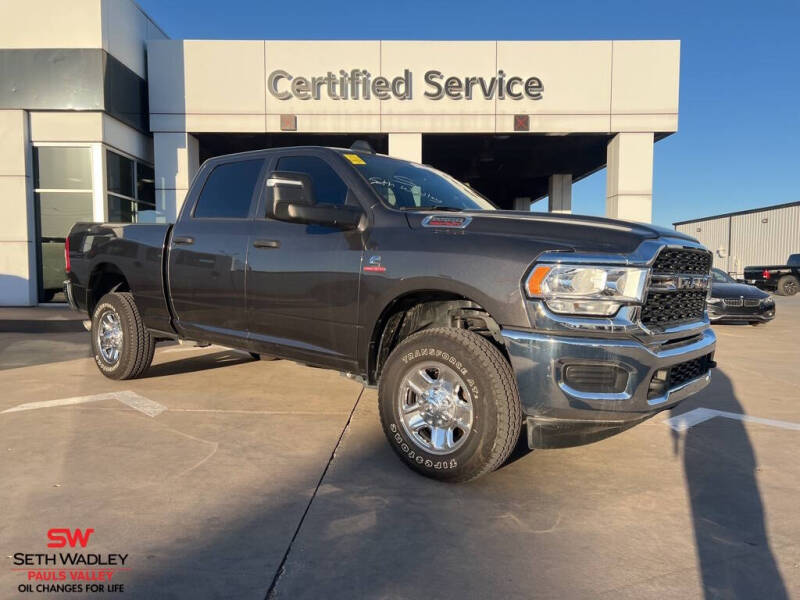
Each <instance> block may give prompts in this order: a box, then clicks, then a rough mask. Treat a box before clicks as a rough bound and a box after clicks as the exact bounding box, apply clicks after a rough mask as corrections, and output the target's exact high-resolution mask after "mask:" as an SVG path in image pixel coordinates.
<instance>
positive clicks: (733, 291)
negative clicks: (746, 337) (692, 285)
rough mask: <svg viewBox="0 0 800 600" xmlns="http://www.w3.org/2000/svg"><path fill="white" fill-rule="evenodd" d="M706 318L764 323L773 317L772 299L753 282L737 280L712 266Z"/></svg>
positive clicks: (773, 304) (773, 306) (773, 302)
mask: <svg viewBox="0 0 800 600" xmlns="http://www.w3.org/2000/svg"><path fill="white" fill-rule="evenodd" d="M708 318H709V319H711V321H712V322H713V321H739V322H742V321H744V322H747V323H751V324H753V325H758V324H759V323H766V322H767V321H771V320H772V319H773V318H775V300H773V299H772V296H770V295H769V294H768V293H766V292H763V291H761V290H760V289H758V288H757V287H755V286H752V285H747V284H746V283H737V282H736V281H735V280H734V279H733V278H732V277H731V276H730V275H728V274H727V273H726V272H725V271H723V270H722V269H711V295H710V296H709V298H708Z"/></svg>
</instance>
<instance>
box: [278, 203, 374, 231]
mask: <svg viewBox="0 0 800 600" xmlns="http://www.w3.org/2000/svg"><path fill="white" fill-rule="evenodd" d="M287 213H288V216H289V218H288V219H286V220H287V221H293V222H294V223H307V224H309V225H327V226H329V227H338V228H339V229H356V228H357V227H358V224H359V223H360V222H361V217H362V216H363V215H364V211H362V210H361V209H360V208H358V207H357V206H336V205H334V204H314V205H308V204H289V205H288V206H287Z"/></svg>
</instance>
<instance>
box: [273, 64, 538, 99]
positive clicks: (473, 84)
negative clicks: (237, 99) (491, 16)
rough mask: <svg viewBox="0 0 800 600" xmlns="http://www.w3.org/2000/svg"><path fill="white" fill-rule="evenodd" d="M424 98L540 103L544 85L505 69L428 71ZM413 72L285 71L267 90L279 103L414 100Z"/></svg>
mask: <svg viewBox="0 0 800 600" xmlns="http://www.w3.org/2000/svg"><path fill="white" fill-rule="evenodd" d="M422 79H423V82H424V85H425V90H424V92H423V95H424V96H425V97H426V98H429V99H431V100H441V99H442V98H448V99H451V100H472V99H473V98H476V99H478V98H484V99H486V100H493V99H497V100H505V99H506V98H509V99H511V100H522V99H524V98H527V99H529V100H541V99H542V94H543V92H544V84H543V83H542V80H541V79H540V78H538V77H518V76H516V75H513V76H510V77H509V76H508V74H507V73H506V72H505V71H503V70H502V69H500V70H498V71H497V73H496V74H495V75H494V76H492V77H488V78H487V77H478V76H473V77H470V76H466V77H455V76H445V74H444V73H442V72H441V71H437V70H434V69H432V70H429V71H425V73H424V75H423V77H422ZM413 81H414V77H413V73H412V72H411V71H410V70H408V69H404V70H403V74H402V75H397V76H396V77H391V78H390V77H385V76H383V75H379V76H377V77H373V75H372V73H370V72H369V71H368V70H366V69H351V70H350V71H345V70H344V69H342V70H340V71H339V72H338V73H334V72H333V71H328V72H327V73H326V74H325V75H316V76H311V77H306V76H301V75H293V74H292V73H289V72H288V71H284V70H283V69H278V70H276V71H272V72H271V73H270V74H269V76H268V77H267V89H268V90H269V93H270V94H272V95H273V96H275V97H276V98H277V99H278V100H291V99H292V98H297V99H299V100H320V99H322V97H323V96H327V97H328V98H329V99H331V100H369V99H371V98H373V97H374V98H377V99H378V100H389V99H391V98H395V99H397V100H411V99H412V98H413V97H414V92H413Z"/></svg>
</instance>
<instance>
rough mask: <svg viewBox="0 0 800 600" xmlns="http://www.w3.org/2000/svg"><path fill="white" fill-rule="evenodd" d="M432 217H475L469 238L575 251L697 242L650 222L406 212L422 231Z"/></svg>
mask: <svg viewBox="0 0 800 600" xmlns="http://www.w3.org/2000/svg"><path fill="white" fill-rule="evenodd" d="M429 215H436V216H439V217H450V216H452V217H458V216H469V217H471V218H472V220H471V221H470V223H469V225H467V227H466V228H465V229H464V230H463V233H464V234H465V235H470V234H488V235H502V236H519V237H523V238H535V239H537V240H541V241H546V242H551V243H554V244H557V245H559V246H562V247H563V248H571V249H572V250H574V251H576V252H632V251H633V250H635V249H636V248H637V247H638V246H639V244H641V243H642V242H643V241H644V240H647V239H654V238H658V237H662V236H664V237H671V238H674V239H679V240H687V241H692V242H696V241H697V240H695V239H694V238H692V237H690V236H688V235H685V234H683V233H680V232H678V231H675V230H672V229H667V228H664V227H658V226H656V225H650V224H648V223H632V222H628V221H619V220H616V219H606V218H603V217H590V216H585V215H563V214H555V213H531V212H523V211H511V210H497V211H464V212H443V211H420V212H416V211H415V212H407V213H406V216H407V218H408V223H409V225H410V226H411V228H412V229H418V228H422V227H423V225H422V221H423V219H425V217H427V216H429Z"/></svg>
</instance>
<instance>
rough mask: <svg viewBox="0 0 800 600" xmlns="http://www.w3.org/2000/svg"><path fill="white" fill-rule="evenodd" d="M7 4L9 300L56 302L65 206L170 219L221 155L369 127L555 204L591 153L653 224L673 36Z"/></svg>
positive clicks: (3, 257) (338, 142) (613, 187)
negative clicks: (509, 33)
mask: <svg viewBox="0 0 800 600" xmlns="http://www.w3.org/2000/svg"><path fill="white" fill-rule="evenodd" d="M3 13H4V14H3V17H2V19H0V304H4V305H32V304H37V303H39V302H44V301H48V300H51V299H52V298H53V297H55V298H56V299H58V297H59V296H58V291H59V288H60V282H61V281H62V280H63V278H64V273H63V270H64V259H63V242H64V238H65V236H66V233H67V231H68V230H69V227H70V226H71V225H72V223H73V222H75V221H92V220H94V221H109V220H112V221H123V222H131V221H138V222H148V221H150V222H152V221H156V222H164V221H172V220H174V219H175V218H176V215H177V213H178V211H179V210H180V207H181V203H182V201H183V198H184V196H185V194H186V191H187V190H188V188H189V184H190V182H191V179H192V176H193V175H194V173H195V172H196V170H197V168H198V166H199V165H200V164H201V162H202V161H204V160H205V159H207V158H210V157H213V156H217V155H219V154H225V153H229V152H238V151H244V150H253V149H257V148H266V147H274V146H293V145H304V144H321V145H335V146H344V147H347V146H350V145H351V144H352V143H353V142H354V141H355V140H358V139H363V140H367V141H369V143H370V144H371V145H372V146H373V147H374V148H375V149H376V150H377V151H378V152H382V153H387V154H389V155H392V156H397V157H401V158H405V159H409V160H413V161H418V162H424V163H427V164H430V165H433V166H435V167H437V168H440V169H443V170H445V171H447V172H449V173H451V174H453V175H454V176H455V177H457V178H458V179H460V180H462V181H465V182H467V183H468V184H469V185H471V186H472V187H474V188H476V189H478V190H479V191H481V192H483V193H484V194H485V195H486V196H488V197H489V198H491V199H492V200H494V201H495V203H497V204H498V205H499V206H501V207H502V208H509V209H510V208H515V209H518V210H520V209H521V210H528V209H529V208H530V207H531V205H532V203H534V202H536V201H539V200H544V199H545V198H546V199H547V205H546V206H547V209H548V210H551V211H557V212H570V210H571V188H572V184H573V183H574V182H575V181H577V180H579V179H581V178H583V177H586V176H587V175H590V174H592V173H594V172H596V171H598V170H600V169H603V168H605V169H606V182H607V183H606V214H607V215H608V216H611V217H616V218H621V219H628V220H632V221H650V219H651V214H652V187H653V144H654V143H655V142H656V141H658V140H659V139H661V138H663V137H665V136H667V135H670V134H671V133H674V132H675V131H676V130H677V126H678V81H679V66H680V44H679V42H677V41H576V42H566V41H565V42H540V41H465V42H452V41H448V42H444V41H271V40H257V41H238V40H237V41H234V40H172V39H169V37H168V35H167V34H166V33H165V32H164V31H162V30H161V29H160V28H159V26H158V25H157V24H156V23H155V22H154V21H153V20H152V19H151V18H150V17H149V16H148V15H147V14H145V13H144V12H143V11H142V10H141V8H140V7H138V6H137V5H136V4H135V3H134V2H130V1H129V0H71V1H70V2H63V1H60V0H27V1H22V0H6V1H5V2H4V3H3ZM544 206H545V205H544V203H543V204H542V207H544ZM536 208H537V209H538V206H537V207H536Z"/></svg>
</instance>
